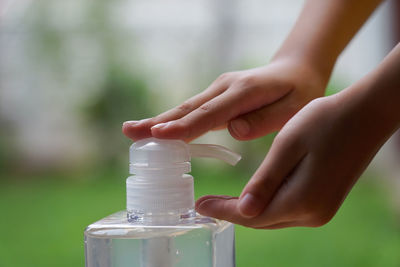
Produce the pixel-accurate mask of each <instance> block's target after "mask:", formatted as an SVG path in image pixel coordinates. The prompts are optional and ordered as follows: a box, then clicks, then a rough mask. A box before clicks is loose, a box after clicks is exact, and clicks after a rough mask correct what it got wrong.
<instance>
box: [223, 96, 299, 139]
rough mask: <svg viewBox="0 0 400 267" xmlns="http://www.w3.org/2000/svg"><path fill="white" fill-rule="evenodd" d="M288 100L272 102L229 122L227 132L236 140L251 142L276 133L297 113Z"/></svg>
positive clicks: (286, 98)
mask: <svg viewBox="0 0 400 267" xmlns="http://www.w3.org/2000/svg"><path fill="white" fill-rule="evenodd" d="M290 101H291V99H290V98H288V97H284V98H283V99H281V100H279V101H277V102H274V103H272V104H270V105H267V106H264V107H262V108H260V109H257V110H255V111H253V112H249V113H246V114H243V115H241V116H239V117H236V118H235V119H233V120H231V121H229V123H228V130H229V133H230V134H231V136H232V137H233V138H235V139H237V140H251V139H255V138H258V137H261V136H264V135H266V134H269V133H271V132H274V131H277V130H279V129H281V128H282V127H283V125H284V124H285V123H286V122H287V121H288V120H289V119H290V118H291V117H292V116H293V115H294V114H295V113H296V112H297V110H298V108H297V107H296V106H295V105H292V104H291V103H289V102H290Z"/></svg>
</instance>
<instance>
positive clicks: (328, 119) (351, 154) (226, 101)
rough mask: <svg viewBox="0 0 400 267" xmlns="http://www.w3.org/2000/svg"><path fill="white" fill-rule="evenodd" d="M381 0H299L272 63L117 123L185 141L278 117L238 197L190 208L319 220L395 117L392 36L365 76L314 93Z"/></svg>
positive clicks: (249, 134) (260, 125) (285, 221)
mask: <svg viewBox="0 0 400 267" xmlns="http://www.w3.org/2000/svg"><path fill="white" fill-rule="evenodd" d="M379 2H380V1H377V0H367V1H363V3H362V5H360V2H359V1H356V0H329V1H328V0H327V1H319V0H308V1H306V3H305V6H304V8H303V11H302V13H301V15H300V17H299V19H298V21H297V23H296V25H295V26H294V28H293V30H292V32H291V33H290V34H289V36H288V38H287V39H286V41H285V42H284V43H283V45H282V46H281V48H280V49H279V50H278V52H277V53H276V55H275V57H274V58H273V60H272V62H271V63H270V64H268V65H267V66H264V67H260V68H256V69H252V70H246V71H240V72H233V73H228V74H224V75H221V76H220V77H219V78H218V79H217V80H216V81H214V82H213V83H212V84H211V85H210V87H209V88H207V89H206V90H205V91H204V92H202V93H200V94H199V95H197V96H194V97H193V98H191V99H189V100H188V101H186V102H185V103H184V104H183V105H181V106H179V107H176V108H174V109H172V110H170V111H167V112H165V113H163V114H160V115H158V116H156V117H154V118H150V119H146V120H142V121H138V122H137V121H130V122H126V123H124V125H123V132H124V133H125V134H126V135H127V136H128V137H130V138H132V139H133V140H137V139H141V138H145V137H150V136H154V137H158V138H172V139H183V140H186V141H190V140H192V139H194V138H196V137H198V136H200V135H202V134H204V133H206V132H207V131H209V130H212V129H215V128H224V127H225V126H227V127H228V130H229V132H230V134H231V135H232V136H233V137H234V138H236V139H238V140H249V139H253V138H257V137H260V136H263V135H265V134H267V133H270V132H272V131H276V130H279V129H281V128H282V127H283V128H282V129H281V131H280V132H279V134H278V136H277V137H276V138H275V140H274V142H273V145H272V147H271V149H270V151H269V152H268V154H267V156H266V158H265V160H264V161H263V163H262V164H261V166H260V167H259V168H258V170H257V171H256V173H255V174H254V175H253V176H252V178H251V179H250V181H249V182H248V184H247V185H246V186H245V188H244V189H243V191H242V194H241V195H240V197H229V196H204V197H202V198H200V199H199V200H198V201H197V203H196V209H197V211H198V212H200V213H202V214H204V215H209V216H213V217H216V218H220V219H224V220H228V221H231V222H234V223H238V224H242V225H245V226H249V227H254V228H268V229H274V228H282V227H291V226H320V225H323V224H325V223H326V222H328V221H329V220H330V219H331V218H332V217H333V216H334V214H335V213H336V211H337V209H338V208H339V207H340V205H341V203H342V202H343V200H344V199H345V197H346V195H347V194H348V192H349V191H350V190H351V188H352V186H353V185H354V183H355V182H356V181H357V179H358V178H359V176H360V175H361V173H362V172H363V170H364V169H365V168H366V166H367V165H368V164H369V162H370V160H371V159H372V158H373V156H374V155H375V153H376V152H377V150H379V148H380V147H381V145H382V144H383V143H384V142H385V141H386V139H387V138H388V137H389V136H390V135H391V134H392V133H393V131H395V130H396V129H397V128H398V127H399V124H400V117H399V114H400V110H399V107H398V105H397V102H398V101H399V100H400V93H399V92H400V78H399V77H400V76H399V73H400V64H399V63H398V62H400V47H399V46H397V47H396V48H395V49H394V50H393V51H392V52H391V54H390V55H389V56H388V57H387V58H386V59H385V60H384V61H383V62H382V64H380V65H379V66H378V68H377V69H376V70H374V71H373V72H371V73H370V74H368V75H367V76H366V77H365V78H364V79H362V80H360V81H358V82H357V83H355V84H354V85H352V86H350V87H349V88H347V89H345V90H343V91H342V92H340V93H338V94H336V95H334V96H330V97H321V96H322V95H323V93H324V89H325V86H326V83H327V81H328V80H329V76H330V73H331V71H332V68H333V66H334V64H335V61H336V59H337V57H338V55H339V54H340V52H341V51H342V50H343V49H344V48H345V46H346V45H347V43H348V42H349V41H350V40H351V38H352V37H353V35H354V34H355V33H356V32H357V30H358V29H359V28H360V27H361V25H362V24H363V23H364V22H365V20H366V19H367V18H368V16H369V15H370V14H371V13H372V12H373V10H374V9H375V8H376V7H377V5H378V4H379ZM316 98H318V99H316ZM313 99H316V100H314V101H312V100H313ZM310 101H311V102H310ZM299 110H300V111H299Z"/></svg>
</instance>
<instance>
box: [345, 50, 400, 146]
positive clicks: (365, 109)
mask: <svg viewBox="0 0 400 267" xmlns="http://www.w3.org/2000/svg"><path fill="white" fill-rule="evenodd" d="M338 99H342V100H343V101H344V102H346V103H351V105H348V106H351V107H352V111H351V113H353V114H355V115H356V117H358V118H359V120H360V121H362V122H361V125H363V126H362V127H363V128H364V127H365V134H366V135H370V136H371V138H374V139H376V140H379V141H382V142H384V141H385V140H386V139H387V138H388V137H389V136H390V135H392V133H393V132H394V131H396V130H397V129H398V128H399V127H400V44H398V45H397V46H396V47H395V48H394V49H393V50H392V51H391V52H390V53H389V55H387V56H386V57H385V59H384V60H383V61H382V63H381V64H379V66H378V67H377V68H376V69H375V70H373V71H372V72H371V73H369V74H368V75H366V76H365V77H364V78H363V79H361V80H360V81H358V82H357V83H355V84H354V85H352V86H351V87H349V88H348V89H346V90H344V91H342V92H341V93H339V94H338Z"/></svg>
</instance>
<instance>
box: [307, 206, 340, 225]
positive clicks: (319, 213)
mask: <svg viewBox="0 0 400 267" xmlns="http://www.w3.org/2000/svg"><path fill="white" fill-rule="evenodd" d="M308 206H309V207H308V210H309V212H308V225H309V226H310V227H321V226H324V225H325V224H327V223H328V222H330V221H331V219H332V218H333V216H334V215H335V211H334V210H332V209H329V208H326V206H315V205H312V206H311V205H308Z"/></svg>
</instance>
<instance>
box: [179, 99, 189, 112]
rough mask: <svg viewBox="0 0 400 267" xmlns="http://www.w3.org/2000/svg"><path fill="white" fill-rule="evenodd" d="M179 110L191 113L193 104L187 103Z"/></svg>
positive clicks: (180, 106)
mask: <svg viewBox="0 0 400 267" xmlns="http://www.w3.org/2000/svg"><path fill="white" fill-rule="evenodd" d="M177 109H178V110H179V111H181V112H189V111H191V110H192V104H191V103H189V102H187V101H185V102H183V103H182V104H181V105H179V106H178V107H177Z"/></svg>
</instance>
